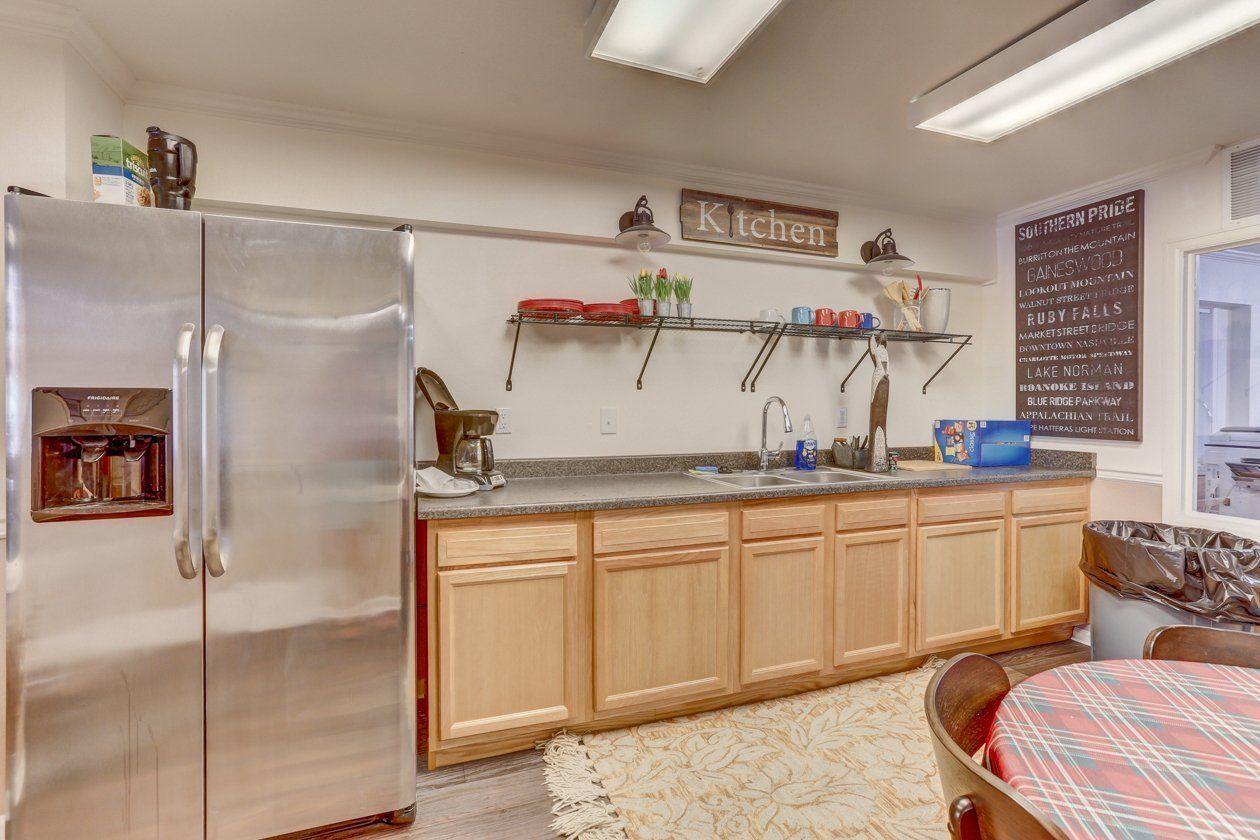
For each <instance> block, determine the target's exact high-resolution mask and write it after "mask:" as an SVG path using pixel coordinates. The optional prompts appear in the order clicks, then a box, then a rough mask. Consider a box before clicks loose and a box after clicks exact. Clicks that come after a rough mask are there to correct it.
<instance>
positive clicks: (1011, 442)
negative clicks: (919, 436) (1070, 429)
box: [932, 420, 1032, 467]
mask: <svg viewBox="0 0 1260 840" xmlns="http://www.w3.org/2000/svg"><path fill="white" fill-rule="evenodd" d="M932 425H933V429H932V456H933V457H934V458H935V459H936V460H937V461H944V462H945V463H947V464H966V465H968V466H971V467H1022V466H1027V465H1028V462H1029V460H1030V459H1031V458H1032V423H1031V422H1030V421H1028V420H937V421H936V422H935V423H933V424H932Z"/></svg>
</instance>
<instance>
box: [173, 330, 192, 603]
mask: <svg viewBox="0 0 1260 840" xmlns="http://www.w3.org/2000/svg"><path fill="white" fill-rule="evenodd" d="M196 334H197V325H196V324H184V325H183V326H181V327H180V328H179V335H178V337H177V338H176V340H175V363H174V365H173V368H174V370H173V371H172V373H173V377H172V381H171V396H172V400H173V402H174V403H175V406H174V408H175V422H174V424H173V427H172V429H171V444H172V446H171V449H172V450H173V451H172V453H171V454H172V456H173V458H174V461H175V470H174V480H173V481H172V484H173V485H174V486H173V488H172V492H173V493H174V496H175V498H174V500H173V504H174V508H175V563H176V565H178V566H179V573H180V575H182V576H183V577H184V578H185V579H186V580H192V579H193V578H195V577H197V574H198V568H197V561H196V560H195V559H193V556H192V549H191V539H190V537H189V531H188V359H189V357H190V355H191V354H192V343H193V336H195V335H196Z"/></svg>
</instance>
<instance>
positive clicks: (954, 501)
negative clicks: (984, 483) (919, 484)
mask: <svg viewBox="0 0 1260 840" xmlns="http://www.w3.org/2000/svg"><path fill="white" fill-rule="evenodd" d="M1006 497H1007V494H1006V493H1005V492H1003V491H1001V490H965V491H955V492H932V493H924V494H922V495H921V496H919V515H918V522H919V524H920V525H928V524H931V523H933V522H957V521H959V520H963V519H994V518H997V517H999V516H1005V515H1006Z"/></svg>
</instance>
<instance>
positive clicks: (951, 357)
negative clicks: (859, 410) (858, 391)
mask: <svg viewBox="0 0 1260 840" xmlns="http://www.w3.org/2000/svg"><path fill="white" fill-rule="evenodd" d="M970 343H971V336H967V340H966V341H964V342H963V343H962V344H959V345H958V346H957V347H956V348H954V352H953V353H950V354H949V358H948V359H946V360H945V361H943V362H941V366H940V367H938V368H937V369H936V373H934V374H932V375H931V376H929V377H928V381H927V382H924V383H923V393H925V394H926V393H927V389H928V386H929V385H931V384H932V380H933V379H935V378H936V377H938V376H940V375H941V371H943V370H945V368H946V366H947V365H949V363H950V362H952V361H954V357H955V356H957V355H958V354H959V353H961V352H962V350H963V348H964V347H966V346H967V345H968V344H970ZM841 390H844V389H841Z"/></svg>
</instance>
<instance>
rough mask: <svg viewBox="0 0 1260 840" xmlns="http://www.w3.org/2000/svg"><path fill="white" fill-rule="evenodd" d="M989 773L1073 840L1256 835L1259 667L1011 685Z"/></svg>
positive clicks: (1109, 665) (1051, 675)
mask: <svg viewBox="0 0 1260 840" xmlns="http://www.w3.org/2000/svg"><path fill="white" fill-rule="evenodd" d="M985 760H986V763H987V764H988V766H989V768H990V769H991V770H992V771H993V772H994V773H996V774H997V775H998V776H1000V777H1002V778H1003V779H1005V780H1006V781H1007V782H1008V783H1009V784H1010V785H1011V786H1012V787H1014V788H1015V789H1016V790H1018V791H1019V792H1020V793H1022V794H1024V795H1025V796H1026V797H1028V799H1029V800H1030V801H1032V803H1033V804H1034V805H1036V806H1037V807H1038V808H1039V809H1041V811H1042V812H1043V813H1044V814H1046V815H1047V816H1048V817H1050V818H1051V819H1052V820H1053V821H1054V822H1055V823H1056V824H1058V825H1059V826H1061V827H1062V828H1063V829H1064V830H1065V831H1066V832H1067V834H1068V836H1069V837H1072V838H1073V840H1082V839H1083V838H1126V840H1130V838H1142V840H1148V839H1149V840H1154V838H1158V839H1159V840H1165V838H1183V837H1184V838H1196V840H1197V838H1230V839H1231V840H1257V838H1260V670H1255V669H1251V668H1229V667H1225V666H1222V665H1203V664H1199V663H1192V662H1157V661H1149V662H1148V661H1144V660H1139V659H1119V660H1110V661H1103V662H1089V663H1084V664H1080V665H1067V666H1064V667H1061V668H1055V669H1053V670H1050V671H1045V672H1043V673H1041V674H1037V675H1036V676H1034V677H1031V678H1030V679H1028V680H1026V681H1025V682H1023V683H1021V684H1019V685H1018V686H1016V687H1015V688H1014V689H1012V690H1011V693H1010V694H1009V695H1007V697H1006V699H1004V700H1003V701H1002V705H1001V706H1000V707H999V709H998V712H997V717H996V720H995V721H994V726H993V730H992V732H991V733H990V736H989V743H988V745H987V746H986V748H985Z"/></svg>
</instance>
